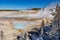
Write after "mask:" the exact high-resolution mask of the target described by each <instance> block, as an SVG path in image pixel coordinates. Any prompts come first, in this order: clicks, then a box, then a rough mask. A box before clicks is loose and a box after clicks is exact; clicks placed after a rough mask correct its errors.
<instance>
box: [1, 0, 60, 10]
mask: <svg viewBox="0 0 60 40" xmlns="http://www.w3.org/2000/svg"><path fill="white" fill-rule="evenodd" d="M52 2H60V0H0V10H1V9H13V10H14V9H15V10H16V9H18V10H20V9H31V8H45V7H46V6H47V5H49V4H50V3H52Z"/></svg>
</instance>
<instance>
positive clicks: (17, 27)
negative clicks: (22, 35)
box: [14, 23, 25, 29]
mask: <svg viewBox="0 0 60 40" xmlns="http://www.w3.org/2000/svg"><path fill="white" fill-rule="evenodd" d="M14 27H15V28H16V29H23V28H24V27H25V24H23V23H17V24H15V25H14Z"/></svg>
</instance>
